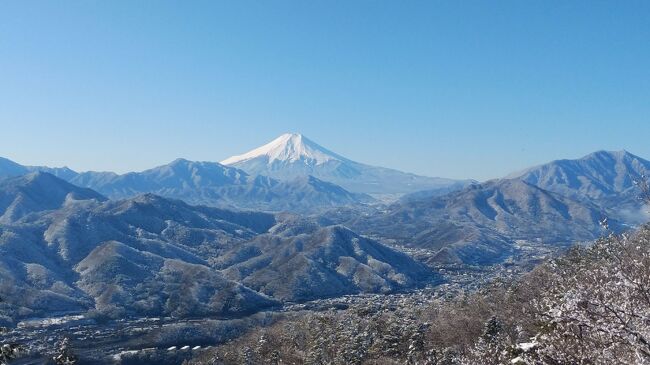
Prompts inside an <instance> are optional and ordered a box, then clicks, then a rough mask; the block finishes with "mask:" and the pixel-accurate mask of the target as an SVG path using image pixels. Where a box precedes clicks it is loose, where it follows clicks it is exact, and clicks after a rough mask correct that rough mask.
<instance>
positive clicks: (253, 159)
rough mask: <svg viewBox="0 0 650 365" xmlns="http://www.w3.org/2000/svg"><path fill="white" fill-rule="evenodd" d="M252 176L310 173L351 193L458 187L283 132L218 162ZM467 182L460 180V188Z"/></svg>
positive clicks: (275, 176)
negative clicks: (352, 156) (354, 158)
mask: <svg viewBox="0 0 650 365" xmlns="http://www.w3.org/2000/svg"><path fill="white" fill-rule="evenodd" d="M221 163H222V164H224V165H229V166H233V167H237V168H240V169H242V170H244V171H246V172H248V173H250V174H252V175H265V176H270V177H273V178H277V179H282V180H286V179H293V178H296V177H301V176H307V175H312V176H315V177H317V178H319V179H321V180H325V181H329V182H332V183H334V184H337V185H340V186H342V187H344V188H345V189H347V190H349V191H352V192H359V193H366V194H376V195H381V194H395V195H401V194H406V193H411V192H415V191H419V190H430V189H443V188H447V187H451V186H458V185H459V181H458V180H452V179H445V178H437V177H425V176H418V175H415V174H409V173H405V172H401V171H397V170H393V169H388V168H383V167H376V166H370V165H365V164H362V163H359V162H355V161H352V160H349V159H347V158H345V157H343V156H341V155H339V154H336V153H334V152H332V151H330V150H328V149H326V148H324V147H322V146H320V145H318V144H317V143H316V142H314V141H312V140H310V139H308V138H307V137H305V136H303V135H301V134H295V133H293V134H283V135H282V136H280V137H278V138H276V139H275V140H273V141H271V142H270V143H268V144H266V145H264V146H262V147H259V148H256V149H254V150H251V151H249V152H247V153H244V154H242V155H238V156H233V157H230V158H227V159H225V160H223V161H221ZM469 183H470V181H466V182H461V184H460V187H463V186H465V185H466V184H469Z"/></svg>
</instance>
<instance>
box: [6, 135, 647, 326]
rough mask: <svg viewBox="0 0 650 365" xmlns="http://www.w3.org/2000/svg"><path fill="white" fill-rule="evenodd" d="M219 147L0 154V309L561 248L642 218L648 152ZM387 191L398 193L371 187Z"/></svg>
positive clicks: (200, 291)
mask: <svg viewBox="0 0 650 365" xmlns="http://www.w3.org/2000/svg"><path fill="white" fill-rule="evenodd" d="M222 162H223V164H222V163H217V162H194V161H188V160H183V159H178V160H175V161H173V162H172V163H170V164H168V165H163V166H159V167H155V168H152V169H149V170H145V171H142V172H132V173H127V174H121V175H120V174H115V173H110V172H82V173H78V172H75V171H73V170H71V169H68V168H50V167H38V166H23V165H20V164H17V163H14V162H12V161H9V160H6V159H0V324H1V323H5V324H7V323H9V324H11V323H15V321H16V320H19V319H21V318H27V317H38V316H47V315H52V314H56V313H69V312H88V311H90V312H93V313H95V314H96V315H98V316H108V317H120V316H160V315H164V316H177V317H193V316H218V317H220V316H237V315H241V314H245V313H250V312H255V311H258V310H261V309H264V308H270V307H273V306H277V305H280V304H281V303H283V302H287V301H306V300H312V299H318V298H327V297H332V296H340V295H345V294H355V293H387V292H392V291H399V290H403V289H406V288H412V287H415V286H418V285H423V284H425V283H437V282H439V276H438V274H437V273H436V272H435V270H433V269H431V266H432V265H433V266H435V265H437V264H441V263H443V264H447V263H455V264H461V263H465V264H472V265H486V264H487V265H489V264H493V263H499V262H503V261H504V260H505V259H507V258H508V257H510V256H512V255H513V254H514V253H516V252H517V250H519V248H518V243H520V242H526V243H528V244H533V245H534V244H547V245H552V246H562V247H566V246H568V245H570V244H572V243H575V242H584V241H590V240H593V239H594V238H597V237H599V236H600V235H601V234H602V233H603V231H602V230H601V228H600V223H601V221H602V220H603V219H604V218H607V219H608V221H609V225H610V228H612V229H613V230H615V231H620V230H624V229H627V228H629V227H633V226H635V225H638V224H641V223H643V222H645V220H647V218H648V217H647V214H646V212H645V210H644V209H645V208H644V206H643V204H642V202H641V201H639V200H638V199H637V198H636V197H637V195H638V192H637V191H636V188H635V186H636V185H635V181H637V180H640V179H643V178H644V177H645V176H647V172H648V170H649V168H650V162H648V161H646V160H644V159H642V158H640V157H638V156H635V155H633V154H631V153H629V152H626V151H617V152H607V151H599V152H595V153H592V154H590V155H587V156H585V157H583V158H580V159H576V160H559V161H552V162H550V163H548V164H544V165H540V166H535V167H532V168H529V169H527V170H525V171H522V172H518V173H514V174H511V175H509V176H507V177H505V178H503V179H496V180H491V181H486V182H482V183H479V182H475V181H472V180H466V181H455V180H439V179H436V178H422V177H417V176H415V175H410V174H406V173H401V172H398V171H395V170H387V169H382V168H376V167H372V166H367V165H363V164H359V163H356V162H352V161H350V160H348V159H346V158H344V157H341V156H340V155H337V154H335V153H333V152H330V151H328V150H326V149H324V148H322V147H320V146H318V145H317V144H316V143H314V142H312V141H310V140H308V139H307V138H305V137H303V136H300V135H295V134H288V135H283V136H282V137H280V138H279V139H277V140H275V141H273V142H272V143H270V144H269V145H266V146H263V147H260V148H259V149H256V150H254V151H252V152H250V153H247V154H244V155H242V156H237V157H234V158H231V159H227V160H225V161H222ZM226 164H227V165H226ZM387 171H388V172H387ZM269 175H271V176H269ZM384 178H385V179H386V188H385V189H384V188H381V189H379V190H377V189H371V188H369V187H372V186H374V185H376V184H374V183H373V181H375V182H380V183H381V181H383V180H382V179H384ZM409 181H410V183H409ZM339 184H340V185H339ZM409 184H410V185H409ZM380 185H381V184H380ZM416 187H422V188H423V190H419V191H415V190H416ZM357 189H358V190H357ZM411 189H413V190H411ZM385 193H388V194H392V193H395V194H397V195H399V196H400V198H399V199H397V200H394V201H392V202H389V203H386V202H382V201H379V200H377V199H374V198H372V197H371V196H370V194H385ZM389 245H390V246H389ZM413 248H415V249H424V250H426V251H427V252H430V253H432V255H431V256H428V257H429V258H427V262H426V264H427V265H424V264H423V263H422V262H419V261H418V260H416V259H414V258H413V257H411V256H409V255H408V254H406V253H404V252H409V250H410V249H413Z"/></svg>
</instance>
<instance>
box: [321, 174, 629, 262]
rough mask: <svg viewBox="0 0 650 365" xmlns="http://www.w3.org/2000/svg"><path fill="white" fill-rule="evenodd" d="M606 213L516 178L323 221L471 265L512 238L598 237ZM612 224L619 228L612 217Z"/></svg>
mask: <svg viewBox="0 0 650 365" xmlns="http://www.w3.org/2000/svg"><path fill="white" fill-rule="evenodd" d="M605 216H607V212H606V211H604V210H603V209H601V208H600V207H599V206H597V205H596V204H593V203H590V202H589V201H585V200H577V199H572V198H569V197H565V196H563V195H561V194H557V193H552V192H549V191H546V190H543V189H541V188H539V187H537V186H534V185H532V184H529V183H527V182H524V181H521V180H518V179H502V180H492V181H488V182H485V183H482V184H476V185H473V186H470V187H467V188H465V189H463V190H461V191H456V192H452V193H449V194H447V195H444V196H441V197H427V196H425V197H421V198H413V199H408V200H403V201H399V202H397V203H395V204H392V205H390V206H389V207H387V208H386V209H382V210H381V211H377V212H375V213H373V214H362V213H355V212H346V211H345V210H335V211H332V212H328V213H326V214H325V215H323V222H324V223H339V224H345V225H346V226H348V227H350V228H352V229H353V230H355V231H357V232H360V233H363V234H368V235H373V236H375V237H383V238H389V239H395V240H397V241H398V242H399V243H401V244H403V245H407V246H414V247H424V248H427V249H434V250H440V251H441V252H444V253H445V255H446V256H449V254H452V256H455V257H456V258H457V259H459V260H461V261H463V262H466V263H472V264H476V263H478V264H486V263H493V262H498V261H499V260H501V259H503V257H504V256H507V254H509V251H511V250H512V248H513V244H514V243H515V241H516V240H524V241H529V242H535V241H540V242H545V243H551V244H559V245H568V244H572V243H574V242H578V241H588V240H593V239H595V238H597V237H599V236H600V235H601V234H602V229H601V227H600V225H599V222H600V220H601V219H602V218H603V217H605ZM611 223H612V227H613V228H616V227H618V222H617V220H616V219H612V220H611Z"/></svg>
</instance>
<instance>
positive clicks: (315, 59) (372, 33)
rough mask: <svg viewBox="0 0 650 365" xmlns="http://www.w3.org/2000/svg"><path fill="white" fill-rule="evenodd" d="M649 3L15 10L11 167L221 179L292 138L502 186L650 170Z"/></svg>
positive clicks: (1, 120)
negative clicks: (505, 179)
mask: <svg viewBox="0 0 650 365" xmlns="http://www.w3.org/2000/svg"><path fill="white" fill-rule="evenodd" d="M648 19H650V2H648V1H624V2H620V1H609V2H605V1H536V0H531V1H520V0H516V1H492V2H489V1H349V0H346V1H227V2H225V1H177V2H170V1H29V0H16V1H0V127H1V128H0V156H3V157H7V158H10V159H13V160H16V161H18V162H20V163H24V164H45V165H53V166H61V165H68V166H70V167H71V168H74V169H78V170H87V169H95V170H114V171H118V172H124V171H128V170H142V169H145V168H148V167H152V166H155V165H160V164H163V163H167V162H169V161H171V160H173V159H174V158H177V157H185V158H188V159H193V160H210V161H219V160H221V159H223V158H225V157H228V156H230V155H233V154H239V153H242V152H244V151H246V150H249V149H251V148H253V147H256V146H258V145H260V144H263V143H265V142H267V141H269V140H271V139H273V138H275V137H276V136H277V135H280V134H282V133H285V132H300V133H303V134H305V135H306V136H308V137H309V138H311V139H313V140H315V141H317V142H318V143H320V144H321V145H323V146H325V147H327V148H329V149H331V150H333V151H336V152H338V153H340V154H342V155H344V156H347V157H349V158H351V159H354V160H357V161H360V162H365V163H370V164H375V165H381V166H387V167H393V168H398V169H401V170H405V171H410V172H416V173H419V174H425V175H432V176H446V177H456V178H475V179H486V178H493V177H498V176H501V175H505V174H507V173H509V172H511V171H513V170H518V169H520V168H522V167H526V166H528V165H532V164H537V163H541V162H545V161H548V160H552V159H557V158H574V157H579V156H582V155H584V154H587V153H589V152H592V151H595V150H598V149H614V150H618V149H627V150H629V151H631V152H633V153H636V154H638V155H641V156H642V157H646V158H650V22H649V21H648Z"/></svg>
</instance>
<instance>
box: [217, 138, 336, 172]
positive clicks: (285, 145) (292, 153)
mask: <svg viewBox="0 0 650 365" xmlns="http://www.w3.org/2000/svg"><path fill="white" fill-rule="evenodd" d="M257 158H264V159H266V160H267V162H268V163H274V162H276V161H281V162H296V161H302V162H304V163H306V164H309V165H320V164H324V163H326V162H328V161H347V159H346V158H344V157H342V156H339V155H337V154H336V153H334V152H332V151H329V150H327V149H326V148H324V147H322V146H320V145H318V144H317V143H316V142H314V141H312V140H310V139H309V138H307V137H305V136H303V135H302V134H298V133H286V134H283V135H281V136H280V137H278V138H276V139H274V140H273V141H271V142H269V143H267V144H265V145H264V146H262V147H258V148H256V149H254V150H252V151H249V152H247V153H244V154H243V155H239V156H233V157H230V158H227V159H225V160H223V161H221V163H222V164H224V165H232V164H236V163H241V162H244V161H249V160H253V159H257Z"/></svg>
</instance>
